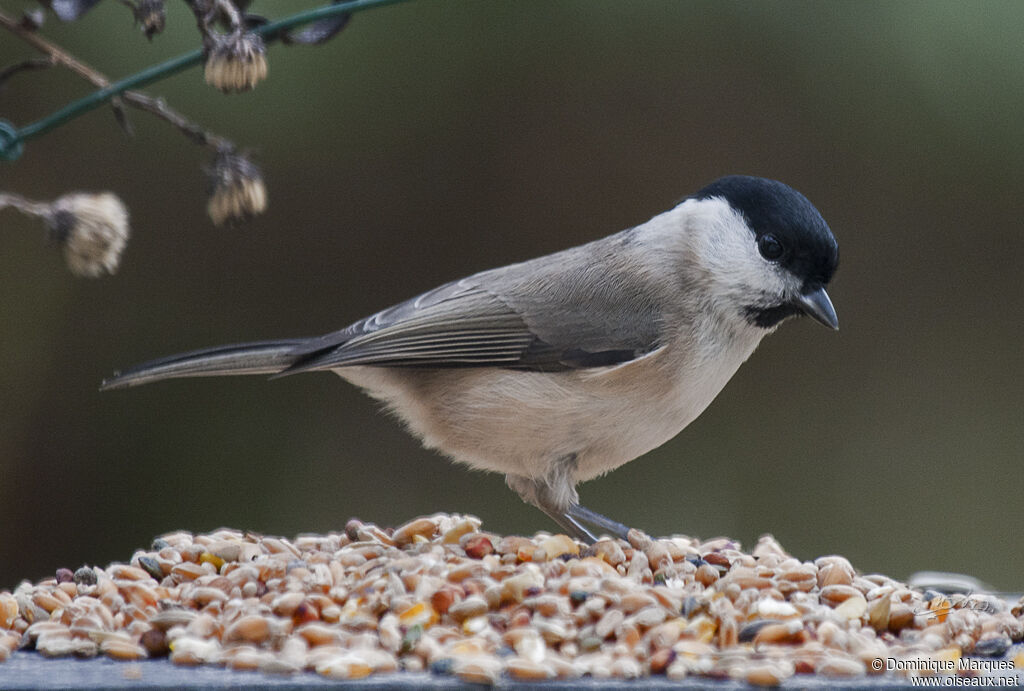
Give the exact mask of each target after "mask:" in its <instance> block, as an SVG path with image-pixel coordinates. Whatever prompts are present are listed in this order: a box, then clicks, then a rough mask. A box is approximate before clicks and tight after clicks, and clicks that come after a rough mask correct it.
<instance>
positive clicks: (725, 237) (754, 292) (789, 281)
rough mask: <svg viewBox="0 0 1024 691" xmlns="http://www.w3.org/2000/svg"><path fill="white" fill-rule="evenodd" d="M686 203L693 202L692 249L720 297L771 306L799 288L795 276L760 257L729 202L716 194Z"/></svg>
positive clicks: (739, 302)
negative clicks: (715, 195)
mask: <svg viewBox="0 0 1024 691" xmlns="http://www.w3.org/2000/svg"><path fill="white" fill-rule="evenodd" d="M686 203H687V204H692V205H693V206H692V208H691V215H690V222H689V224H688V225H689V231H690V232H689V236H690V241H691V250H692V252H693V253H694V255H696V257H698V258H699V261H700V263H701V265H702V266H703V268H704V269H705V271H706V272H707V275H708V277H709V279H710V280H711V281H712V282H713V284H714V288H715V292H716V293H717V294H718V296H719V297H720V298H721V299H726V300H729V301H730V302H732V303H734V304H737V305H744V306H758V307H761V306H765V307H770V306H774V305H777V304H779V303H780V302H783V301H785V300H786V298H787V296H790V295H793V294H795V293H796V292H797V291H798V290H799V288H800V285H799V281H798V280H797V279H796V277H794V276H792V275H790V273H789V272H788V271H786V270H785V269H783V268H782V267H780V266H778V265H777V264H773V263H771V262H769V261H767V260H766V259H765V258H764V257H762V256H761V253H760V252H758V250H757V243H756V242H755V241H754V233H753V231H752V230H751V229H750V227H749V226H748V225H747V223H746V220H745V219H744V218H743V216H742V214H740V213H739V212H737V211H736V210H735V209H733V208H732V207H731V206H729V204H728V202H726V201H725V200H723V199H720V198H717V197H716V198H712V199H702V200H692V199H691V200H688V201H687V202H686Z"/></svg>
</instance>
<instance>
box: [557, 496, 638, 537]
mask: <svg viewBox="0 0 1024 691" xmlns="http://www.w3.org/2000/svg"><path fill="white" fill-rule="evenodd" d="M565 517H566V518H568V519H570V520H572V521H573V522H574V523H576V524H577V525H578V524H579V523H578V522H579V521H582V522H584V523H589V524H590V525H592V526H595V527H597V528H600V529H601V530H606V531H608V533H609V534H611V535H612V536H613V537H617V538H619V539H620V540H626V541H627V542H628V541H629V526H628V525H623V524H622V523H619V522H618V521H613V520H612V519H610V518H608V517H607V516H605V515H603V514H599V513H598V512H596V511H591V510H590V509H588V508H587V507H585V506H580V505H579V504H572V505H571V506H569V510H568V511H567V512H566V516H565Z"/></svg>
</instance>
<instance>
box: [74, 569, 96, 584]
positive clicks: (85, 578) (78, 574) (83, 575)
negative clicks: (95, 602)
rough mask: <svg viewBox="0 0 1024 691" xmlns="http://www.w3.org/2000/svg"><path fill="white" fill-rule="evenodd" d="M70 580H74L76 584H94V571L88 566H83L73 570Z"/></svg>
mask: <svg viewBox="0 0 1024 691" xmlns="http://www.w3.org/2000/svg"><path fill="white" fill-rule="evenodd" d="M72 580H74V582H75V583H76V584H77V585H96V572H95V571H93V570H92V569H90V568H89V567H88V566H83V567H82V568H80V569H78V570H77V571H75V575H74V576H72Z"/></svg>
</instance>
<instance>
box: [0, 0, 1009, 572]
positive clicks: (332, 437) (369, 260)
mask: <svg viewBox="0 0 1024 691" xmlns="http://www.w3.org/2000/svg"><path fill="white" fill-rule="evenodd" d="M3 6H4V7H5V8H6V9H7V10H8V11H20V9H21V8H22V7H27V6H30V3H18V2H5V3H3ZM297 8H298V7H297V4H293V3H282V2H276V3H275V2H263V3H259V2H257V3H256V5H255V9H256V10H257V11H262V12H264V13H265V14H267V15H269V16H274V17H276V16H281V15H283V14H285V13H287V12H290V11H293V10H295V9H297ZM1022 26H1024V4H1021V3H1019V2H1014V1H1006V2H998V1H992V2H984V3H981V2H968V3H963V2H959V1H948V2H940V1H937V0H921V1H919V2H900V3H889V2H885V3H880V2H857V3H842V2H819V1H817V0H815V1H808V2H787V3H734V2H721V1H720V0H715V1H714V2H690V1H685V2H683V1H678V0H664V1H656V0H648V1H647V2H643V3H627V2H621V1H619V2H612V1H606V0H590V1H583V0H580V1H578V2H562V1H559V2H547V1H542V0H521V1H519V2H470V1H469V0H449V1H447V2H440V1H437V0H416V1H415V2H410V3H405V4H400V5H396V6H392V7H388V8H385V9H381V10H376V11H372V12H368V13H365V14H360V15H358V16H356V17H355V19H354V20H353V21H352V23H351V25H350V27H349V28H348V29H347V30H346V31H345V32H344V33H343V34H342V35H341V36H339V37H338V38H337V39H335V40H334V41H332V42H331V43H329V44H327V45H325V46H322V47H315V48H313V47H292V48H289V47H284V46H275V47H273V48H272V49H271V51H270V54H269V62H270V77H269V79H268V81H267V82H265V83H264V84H262V85H260V86H259V87H258V88H257V89H256V90H255V91H254V92H252V93H248V94H241V95H233V96H223V95H221V94H219V93H217V92H215V91H213V90H212V89H210V88H209V87H207V86H206V85H205V84H203V81H202V71H201V69H200V68H194V69H192V70H190V71H187V72H185V73H183V74H181V75H178V76H176V77H174V78H172V79H170V80H167V81H165V82H162V83H160V84H157V85H155V86H153V87H150V89H149V92H150V93H154V94H161V95H164V96H166V97H167V99H168V100H169V101H170V103H171V104H173V105H174V106H176V107H178V108H179V109H181V110H183V111H185V112H186V113H188V114H189V115H191V116H192V117H193V118H196V119H198V120H199V121H201V122H202V123H204V124H205V125H206V126H208V127H209V128H211V129H213V130H214V131H217V132H221V133H224V134H225V135H226V136H228V137H230V138H232V139H234V140H235V141H236V142H238V143H240V144H243V145H250V146H252V148H253V150H254V152H255V154H254V155H255V157H256V159H257V160H258V161H259V162H260V164H261V165H262V167H263V169H264V173H265V177H266V180H267V183H268V186H269V192H270V208H269V211H268V213H267V214H266V215H264V216H262V217H260V218H258V219H256V220H254V221H252V222H251V223H249V224H247V225H244V226H241V227H238V228H229V229H222V228H214V227H212V226H211V225H210V223H209V221H208V219H207V217H206V216H205V196H204V192H205V182H204V179H203V176H202V175H201V173H200V166H201V165H202V164H203V163H204V162H205V161H206V154H205V153H204V152H201V151H200V150H198V149H197V148H196V147H194V146H192V145H191V144H189V143H187V142H186V141H185V140H184V139H183V138H182V137H181V136H180V135H179V134H178V133H177V132H175V131H173V130H171V129H170V128H169V127H167V126H166V125H164V124H163V123H161V122H158V121H156V120H154V119H153V118H152V117H150V116H148V115H146V114H142V113H133V121H134V124H135V127H136V129H137V136H136V137H135V138H134V139H127V138H125V137H124V136H122V134H121V133H120V131H119V130H118V128H117V126H116V125H115V123H114V121H113V118H112V117H111V115H110V113H109V111H107V110H101V111H96V112H94V113H92V114H90V115H88V116H86V117H84V118H81V119H79V120H76V121H74V122H72V123H71V124H68V125H66V126H65V127H62V128H61V129H59V130H57V131H55V132H53V133H51V134H50V135H48V136H46V137H45V138H43V139H40V140H36V141H32V142H30V143H29V144H28V145H27V146H26V150H25V154H24V156H23V157H22V159H21V160H19V161H18V162H17V163H15V164H3V165H0V189H7V190H13V191H17V192H20V193H22V194H24V195H26V196H30V197H34V198H40V199H50V198H54V197H56V196H58V195H60V194H62V193H65V192H68V191H71V190H76V189H88V190H104V189H109V190H113V191H115V192H117V193H118V194H119V195H121V197H122V198H123V199H124V200H125V202H126V203H127V204H128V206H129V208H130V210H131V214H132V227H133V230H134V237H133V238H132V241H131V243H130V245H129V247H128V250H127V252H126V254H125V256H124V261H123V266H122V268H121V271H120V272H119V273H118V274H117V275H116V276H114V277H111V278H106V279H103V280H96V281H90V280H84V279H75V278H74V277H72V276H71V275H70V274H69V273H68V271H67V270H66V269H65V267H64V265H63V262H62V259H61V257H60V256H59V253H58V252H57V251H56V250H55V249H54V248H48V247H47V246H46V244H45V243H44V242H43V233H42V231H41V229H40V227H38V226H37V225H36V224H35V223H33V222H31V221H29V220H27V219H24V218H22V217H20V216H18V215H17V214H14V213H10V212H6V213H3V214H2V215H0V224H2V226H0V227H2V231H0V241H2V243H3V244H2V251H0V276H2V293H0V323H2V324H3V338H0V526H2V529H0V587H13V586H14V585H16V583H17V582H18V581H19V580H20V579H21V578H32V579H37V578H40V577H43V576H45V575H46V574H48V573H52V572H53V570H54V569H55V568H57V567H61V566H68V567H71V568H75V567H77V566H78V565H80V564H82V563H83V562H87V563H94V564H106V563H107V562H109V561H111V560H115V559H117V560H127V559H128V558H129V557H130V556H131V554H132V551H133V549H134V548H135V547H139V546H145V545H148V544H149V542H150V540H151V539H152V538H153V537H154V536H155V535H157V534H159V533H162V532H166V531H169V530H172V529H179V528H185V529H189V530H195V531H202V530H208V529H211V528H215V527H218V526H221V525H228V526H233V527H239V528H249V529H253V530H257V531H263V532H269V533H277V534H284V535H294V534H296V533H298V532H304V531H329V530H338V529H340V528H341V527H342V526H343V525H344V523H345V521H346V519H348V518H349V517H350V516H359V517H361V518H362V519H364V520H368V521H374V522H377V523H379V524H382V525H388V524H392V525H394V524H397V523H400V522H403V521H405V520H406V519H408V518H410V517H413V516H415V515H418V514H424V513H430V512H435V511H459V512H469V513H473V514H476V515H479V516H480V517H482V518H483V519H484V525H485V527H486V528H489V529H491V530H495V531H500V532H513V531H514V532H525V533H532V532H533V531H536V530H540V529H545V530H547V529H551V528H552V525H551V524H549V522H548V521H547V519H546V518H545V517H544V516H543V515H542V514H541V513H540V512H538V511H536V510H534V509H532V508H530V507H527V506H526V505H524V504H522V503H521V502H520V501H519V499H518V498H516V497H515V496H514V495H513V494H512V493H511V492H509V491H508V490H507V489H506V488H505V486H504V482H503V479H502V478H501V477H499V476H497V475H484V474H480V473H470V472H466V471H465V470H464V469H462V468H459V467H455V466H453V465H450V464H449V463H448V462H446V461H445V460H443V459H442V458H440V457H438V456H436V455H434V454H433V453H430V452H427V451H424V450H422V449H420V448H419V445H418V444H417V443H416V442H415V441H414V440H413V439H411V438H410V437H408V436H407V435H406V434H405V433H404V432H403V431H402V430H401V429H400V427H399V426H398V425H397V424H396V423H395V422H394V421H393V420H391V419H388V417H387V416H385V415H382V414H380V413H378V412H377V410H376V406H375V404H374V403H373V402H372V401H370V400H369V399H367V398H365V397H364V396H362V395H361V394H360V393H359V392H358V391H357V390H355V389H354V388H352V387H350V386H348V385H347V384H345V383H343V382H342V381H340V380H339V379H338V378H336V377H333V376H330V375H327V374H318V375H304V376H300V377H293V378H286V379H282V380H278V381H265V380H263V379H261V378H258V377H256V378H231V379H210V380H183V381H175V382H169V383H163V384H159V385H154V386H151V387H145V388H141V389H135V390H129V391H118V392H112V393H104V394H100V393H99V392H98V391H97V386H98V384H99V382H100V381H101V379H102V378H103V377H104V376H107V375H109V374H110V373H111V372H112V371H114V370H115V369H117V368H121V367H125V366H128V365H131V364H134V363H137V362H139V361H142V360H146V359H150V358H153V357H157V356H160V355H165V354H170V353H174V352H177V351H182V350H188V349H193V348H197V347H201V346H206V345H214V344H220V343H229V342H237V341H244V340H255V339H260V338H273V337H279V336H304V335H315V334H319V333H322V332H326V331H330V330H334V329H337V328H340V327H342V326H345V325H346V324H348V323H349V322H351V321H353V320H355V319H357V318H359V317H362V316H365V315H366V314H368V313H370V312H373V311H375V310H377V309H380V308H382V307H385V306H387V305H389V304H392V303H394V302H397V301H399V300H402V299H404V298H407V297H410V296H412V295H414V294H416V293H418V292H420V291H422V290H425V289H428V288H431V287H433V286H435V285H437V284H439V283H441V282H443V281H447V280H450V279H453V278H457V277H459V276H462V275H465V274H468V273H471V272H474V271H477V270H480V269H484V268H489V267H491V266H497V265H500V264H505V263H508V262H512V261H516V260H521V259H526V258H529V257H532V256H535V255H539V254H542V253H546V252H549V251H554V250H558V249H562V248H564V247H567V246H570V245H574V244H578V243H581V242H584V241H586V240H589V239H593V238H596V237H600V236H603V235H606V234H608V233H611V232H614V231H617V230H620V229H622V228H624V227H627V226H630V225H633V224H636V223H639V222H642V221H644V220H646V219H647V218H649V217H650V216H652V215H654V214H656V213H658V212H660V211H662V210H664V209H666V208H668V207H670V206H672V205H673V204H674V203H675V202H676V201H677V200H679V199H680V198H681V197H683V196H685V195H686V194H688V193H691V192H693V191H695V190H697V189H698V188H699V187H701V186H702V185H703V184H705V183H706V182H708V181H710V180H712V179H714V178H716V177H718V176H720V175H722V174H726V173H750V174H757V175H763V176H768V177H774V178H778V179H781V180H784V181H786V182H787V183H789V184H791V185H793V186H794V187H796V188H797V189H799V190H801V191H802V192H804V193H805V194H806V195H807V196H808V197H809V198H810V199H811V200H812V201H813V202H814V203H815V204H816V205H817V206H818V207H819V209H820V210H821V212H822V213H823V214H824V216H825V218H826V219H827V220H828V221H829V223H830V224H831V226H832V228H833V230H834V232H835V234H836V236H837V237H838V239H839V243H840V246H841V248H842V262H841V267H840V270H839V273H838V275H837V277H836V279H835V281H834V283H833V285H832V287H831V289H830V292H831V294H832V298H833V300H834V302H835V305H836V308H837V310H838V313H839V317H840V322H841V325H842V330H841V331H840V332H839V333H838V334H835V333H829V332H828V331H827V330H825V329H823V328H821V327H819V326H817V325H816V324H814V323H813V322H810V321H809V320H802V321H798V322H795V323H788V324H786V325H785V326H784V327H783V328H782V329H781V330H780V332H779V333H778V334H776V335H775V336H773V337H771V338H769V339H768V340H766V341H765V343H764V344H763V345H762V347H761V348H760V350H759V351H758V352H757V353H756V354H755V355H754V357H753V358H751V360H750V362H748V363H747V365H746V366H745V367H743V368H742V369H741V370H740V372H739V374H738V375H737V376H736V377H735V379H734V380H733V381H732V383H731V384H730V385H729V386H728V387H727V388H726V389H725V391H724V393H722V395H721V396H719V398H718V400H717V401H716V402H715V403H714V404H713V405H712V406H711V408H710V409H709V410H708V411H707V412H706V413H705V414H704V415H703V416H702V417H701V418H700V419H699V420H698V421H697V422H695V423H694V424H693V425H691V426H690V427H689V428H688V429H687V430H685V431H684V432H683V433H682V434H681V435H679V437H678V438H676V439H675V440H673V441H672V442H671V443H669V444H666V445H665V446H664V447H662V448H661V449H658V450H657V451H655V452H653V453H651V454H649V455H648V456H646V457H644V458H642V459H640V460H638V461H635V462H634V463H631V464H629V465H627V466H625V467H624V468H622V469H620V470H618V471H617V472H615V473H614V474H613V475H612V476H609V477H606V478H603V479H600V480H596V481H593V482H591V483H588V484H586V485H583V486H582V487H581V495H582V498H583V500H584V502H585V503H586V504H587V505H588V506H590V507H591V508H594V509H596V510H599V511H602V512H604V513H607V514H610V515H612V516H614V517H616V518H618V519H620V520H623V521H625V522H627V523H630V524H632V525H635V526H637V527H641V528H644V529H646V530H648V531H650V532H652V533H656V534H665V533H672V532H680V533H686V534H693V535H700V536H703V537H712V536H714V535H722V534H724V535H730V536H732V537H735V538H738V539H741V540H742V541H743V542H744V543H745V544H746V545H748V546H750V545H751V544H752V543H753V541H754V540H756V538H757V536H758V535H759V534H761V533H764V532H771V533H773V534H775V535H776V536H777V537H778V539H779V540H780V541H781V542H782V544H783V545H784V546H785V547H787V548H788V549H789V550H791V551H792V552H794V553H795V554H796V555H797V556H799V557H801V558H804V559H810V558H814V557H816V556H819V555H821V554H825V553H833V552H838V553H842V554H844V555H846V556H848V557H849V558H850V559H851V560H852V561H853V563H854V564H855V565H856V566H858V567H859V568H861V569H863V570H866V571H882V572H886V573H890V574H892V575H894V576H900V577H905V576H906V575H908V574H909V573H911V572H913V571H916V570H921V569H941V570H954V571H961V572H967V573H971V574H974V575H976V576H979V577H981V578H983V579H985V580H987V581H989V582H991V583H992V584H994V585H996V586H997V587H1000V588H1004V589H1020V588H1021V587H1022V584H1024V579H1022V578H1021V569H1022V566H1024V557H1022V556H1021V553H1020V551H1019V550H1013V551H1011V550H1010V549H1009V547H1008V545H1011V544H1015V543H1014V542H1013V539H1014V538H1016V537H1018V536H1019V532H1020V526H1021V522H1022V520H1024V502H1021V500H1020V487H1021V483H1020V480H1019V478H1020V458H1021V448H1024V443H1022V442H1024V431H1022V430H1024V425H1022V419H1021V409H1022V404H1024V393H1022V390H1021V385H1020V384H1021V373H1022V371H1024V370H1022V365H1024V362H1022V359H1024V358H1022V354H1021V353H1022V348H1021V343H1020V337H1021V333H1022V319H1021V315H1022V312H1024V310H1022V308H1024V290H1022V287H1021V281H1020V270H1019V268H1018V266H1019V264H1018V262H1019V260H1020V257H1021V256H1022V252H1024V241H1022V239H1021V238H1022V234H1021V217H1022V208H1021V206H1022V204H1021V172H1022V170H1024V148H1022V142H1024V135H1022V131H1021V120H1020V118H1021V113H1022V112H1024V43H1022V42H1021V41H1020V30H1021V27H1022ZM43 33H44V34H45V35H46V36H48V37H51V38H52V39H54V40H56V41H57V42H58V43H61V44H63V45H65V46H66V47H68V48H69V49H70V50H72V51H73V52H74V53H76V54H77V55H79V56H80V57H81V58H83V59H84V60H85V61H86V62H89V63H91V64H94V65H95V66H96V67H97V68H99V69H101V70H103V71H105V72H106V73H108V74H110V75H112V76H123V75H126V74H129V73H131V72H133V71H135V70H137V69H140V68H141V67H143V66H146V65H149V64H152V63H154V62H156V61H158V60H160V59H163V58H165V57H169V56H173V55H176V54H179V53H181V52H184V51H186V50H189V49H191V48H193V47H194V46H195V45H196V41H197V35H196V32H195V28H194V22H193V20H192V18H191V16H190V15H189V14H188V13H187V11H186V10H185V9H184V7H183V5H182V4H181V3H169V14H168V29H167V31H166V32H165V34H163V35H161V36H158V37H157V38H156V39H155V40H154V41H153V42H152V43H148V42H147V41H146V40H145V38H144V37H143V36H142V35H141V34H140V33H139V32H138V31H137V29H135V28H134V27H133V26H132V24H131V17H130V14H129V12H128V11H127V10H126V9H125V8H124V7H123V6H121V5H119V4H117V3H115V2H104V3H101V4H100V6H99V7H98V8H97V9H95V10H94V11H93V12H92V13H90V14H89V15H88V16H87V17H86V18H85V19H84V20H82V21H80V22H78V23H75V24H60V23H59V22H57V21H56V20H54V19H53V18H50V19H49V20H48V22H47V24H46V25H45V26H44V28H43ZM29 55H30V52H29V51H28V49H26V48H25V47H23V46H22V45H21V44H20V43H19V42H17V41H16V40H14V39H13V38H12V37H11V36H8V35H3V36H2V37H0V58H2V60H0V62H2V63H3V64H8V63H11V62H14V61H16V60H19V59H22V58H24V57H27V56H29ZM85 92H86V89H85V88H84V87H83V85H82V84H81V83H79V81H78V80H77V79H76V78H74V77H72V76H70V75H67V74H63V73H61V72H59V71H56V70H53V71H50V72H45V73H33V74H31V75H29V76H21V77H18V78H15V79H14V81H12V82H11V83H10V84H8V86H7V88H6V89H5V90H4V91H3V93H2V94H0V117H4V118H6V119H9V120H12V121H13V122H15V123H17V124H19V125H23V124H26V123H28V122H30V121H32V120H34V119H36V118H38V117H41V116H43V115H45V114H47V113H49V112H50V111H52V110H53V109H55V108H56V107H58V106H60V105H62V104H63V103H65V102H66V101H68V100H70V99H72V98H74V97H77V96H79V95H81V94H84V93H85Z"/></svg>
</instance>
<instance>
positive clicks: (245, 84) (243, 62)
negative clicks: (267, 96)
mask: <svg viewBox="0 0 1024 691" xmlns="http://www.w3.org/2000/svg"><path fill="white" fill-rule="evenodd" d="M205 76H206V83H207V84H209V85H210V86H212V87H214V88H216V89H219V90H221V91H223V92H224V93H231V92H232V91H248V90H249V89H251V88H253V87H254V86H256V84H258V83H259V82H261V81H263V80H264V79H266V78H267V49H266V47H265V46H264V45H263V39H262V38H260V36H259V34H254V33H250V32H242V31H239V32H236V33H233V34H210V36H209V37H208V39H207V46H206V70H205Z"/></svg>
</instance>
